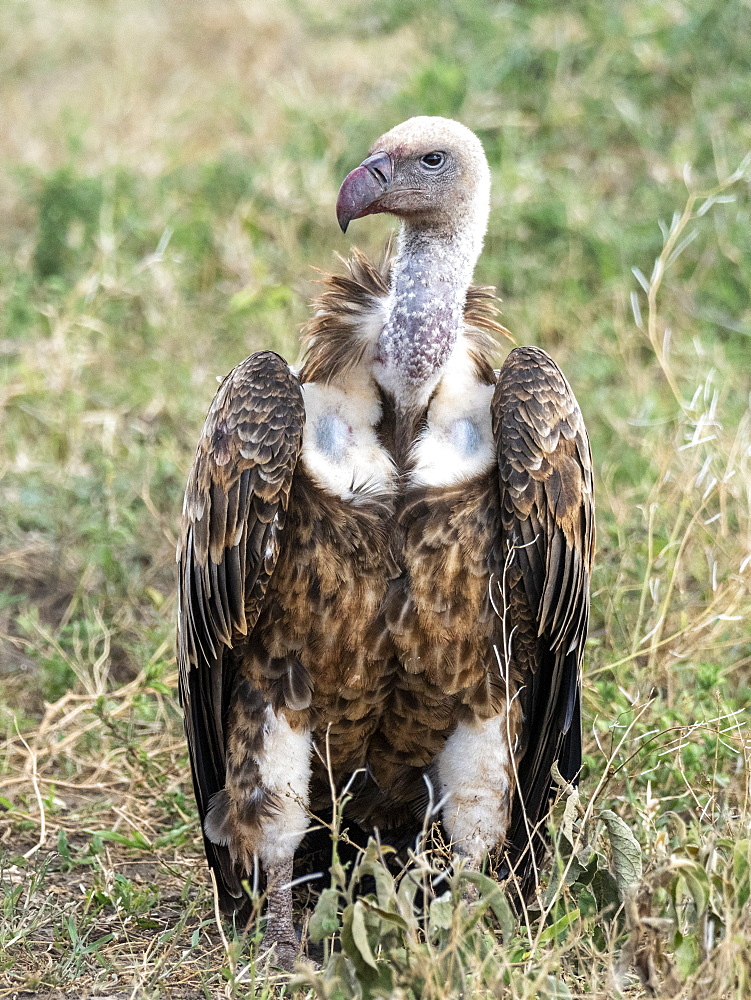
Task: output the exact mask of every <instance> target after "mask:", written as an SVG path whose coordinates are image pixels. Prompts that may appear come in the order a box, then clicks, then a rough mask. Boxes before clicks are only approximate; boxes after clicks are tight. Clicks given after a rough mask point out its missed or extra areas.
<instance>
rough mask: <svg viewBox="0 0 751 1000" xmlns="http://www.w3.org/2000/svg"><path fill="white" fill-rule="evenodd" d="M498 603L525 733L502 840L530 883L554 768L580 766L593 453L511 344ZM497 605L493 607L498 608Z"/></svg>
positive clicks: (540, 363) (560, 400) (555, 385)
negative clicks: (508, 819) (507, 829)
mask: <svg viewBox="0 0 751 1000" xmlns="http://www.w3.org/2000/svg"><path fill="white" fill-rule="evenodd" d="M492 409H493V430H494V435H495V440H496V446H497V453H498V471H499V477H500V492H501V523H502V538H501V552H500V553H499V567H498V573H499V577H500V584H501V586H502V593H501V594H500V597H501V601H500V603H501V604H502V606H503V607H504V608H505V610H506V617H507V621H506V627H505V629H504V635H505V642H506V647H507V648H506V649H505V651H504V655H503V656H502V662H503V663H504V664H505V663H508V666H509V668H510V669H511V670H512V671H513V672H514V673H516V674H517V679H518V681H519V682H520V684H521V685H522V687H521V693H520V698H521V701H522V706H523V711H524V725H523V733H524V738H523V741H522V745H521V747H520V748H519V754H518V757H517V760H518V766H517V767H518V787H517V792H516V797H515V801H514V806H513V812H512V819H511V825H510V828H509V831H508V834H507V840H506V847H507V851H508V855H509V861H510V863H511V864H512V866H514V868H515V870H516V873H517V876H518V877H519V878H520V879H521V881H522V884H523V886H524V887H525V890H526V889H528V888H530V887H531V885H533V884H534V872H535V866H536V863H537V861H538V859H539V855H540V852H541V850H542V848H543V845H544V841H545V832H546V831H545V829H544V827H545V818H546V816H547V812H548V808H549V801H550V797H551V794H552V792H553V789H554V780H553V778H552V776H551V768H552V766H553V764H554V763H556V762H557V765H558V768H559V770H560V773H561V775H562V776H563V777H564V778H565V779H566V780H567V781H570V782H575V781H576V780H577V776H578V773H579V770H580V768H581V718H580V702H581V673H580V670H581V661H582V654H583V650H584V642H585V639H586V636H587V626H588V620H589V587H590V574H591V569H592V557H593V552H594V533H595V532H594V494H593V484H592V458H591V454H590V450H589V442H588V439H587V432H586V429H585V427H584V421H583V419H582V415H581V411H580V410H579V406H578V404H577V402H576V399H575V398H574V395H573V393H572V391H571V388H570V387H569V385H568V383H567V382H566V379H565V378H564V376H563V374H562V373H561V371H560V369H559V368H558V366H557V365H556V364H555V363H554V362H553V361H552V359H551V358H550V357H549V356H548V355H547V354H546V353H545V352H544V351H542V350H540V349H538V348H533V347H522V348H517V349H516V350H514V351H512V352H511V354H510V355H509V356H508V358H507V359H506V362H505V364H504V366H503V368H502V369H501V372H500V376H499V379H498V383H497V386H496V390H495V394H494V397H493V404H492ZM499 610H501V608H499Z"/></svg>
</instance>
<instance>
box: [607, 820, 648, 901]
mask: <svg viewBox="0 0 751 1000" xmlns="http://www.w3.org/2000/svg"><path fill="white" fill-rule="evenodd" d="M600 819H601V820H602V821H603V823H604V824H605V826H606V827H607V831H608V837H609V838H610V847H611V850H612V852H613V869H614V871H613V875H614V876H615V881H616V884H617V886H618V892H619V893H620V896H621V899H623V897H624V896H625V894H626V892H627V891H628V890H629V889H630V888H631V886H633V885H636V883H637V882H638V881H639V880H640V879H641V877H642V870H643V869H642V860H641V847H640V846H639V841H638V840H637V839H636V837H635V836H634V835H633V833H632V832H631V829H630V827H629V826H628V824H627V823H625V822H624V821H623V820H622V819H621V817H620V816H617V815H616V814H615V813H614V812H613V811H612V810H611V809H603V810H602V812H601V813H600Z"/></svg>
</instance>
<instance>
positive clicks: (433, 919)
mask: <svg viewBox="0 0 751 1000" xmlns="http://www.w3.org/2000/svg"><path fill="white" fill-rule="evenodd" d="M453 918H454V907H453V905H452V903H451V893H450V892H444V894H443V895H442V896H439V897H438V898H437V899H434V900H433V901H432V902H431V904H430V918H429V922H428V931H429V933H430V934H435V933H436V932H437V931H439V930H442V931H447V930H449V928H450V927H451V923H452V921H453Z"/></svg>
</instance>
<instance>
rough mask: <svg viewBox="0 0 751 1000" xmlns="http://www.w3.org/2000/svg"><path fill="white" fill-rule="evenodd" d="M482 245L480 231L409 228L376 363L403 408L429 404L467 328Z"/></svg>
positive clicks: (397, 262) (381, 380)
mask: <svg viewBox="0 0 751 1000" xmlns="http://www.w3.org/2000/svg"><path fill="white" fill-rule="evenodd" d="M481 247H482V232H480V235H479V238H478V227H477V226H475V225H469V224H468V225H464V226H463V227H459V228H456V229H454V230H449V229H446V230H436V229H433V230H431V229H425V228H417V227H410V226H409V225H405V226H404V227H403V228H402V231H401V233H400V234H399V241H398V245H397V255H396V259H395V261H394V266H393V271H392V283H391V293H390V295H389V300H388V306H387V316H386V321H385V323H384V326H383V330H382V332H381V335H380V338H379V340H378V348H377V351H376V361H375V365H374V375H375V378H376V380H377V381H378V383H379V384H380V385H381V386H382V388H384V389H385V390H386V391H387V392H389V393H391V394H392V395H393V396H394V399H395V401H396V403H397V406H398V407H399V408H400V409H404V410H406V409H414V408H415V407H422V406H424V405H425V404H426V403H427V401H428V399H429V397H430V395H431V393H432V391H433V389H434V388H435V386H436V384H437V383H438V381H439V379H440V377H441V374H442V372H443V369H444V367H445V365H446V362H447V361H448V358H449V356H450V354H451V351H452V349H453V347H454V344H455V343H456V341H457V338H458V337H459V335H460V333H461V331H462V330H463V327H464V306H465V302H466V298H467V289H468V288H469V285H470V283H471V281H472V274H473V272H474V268H475V264H476V262H477V258H478V256H479V254H480V250H481Z"/></svg>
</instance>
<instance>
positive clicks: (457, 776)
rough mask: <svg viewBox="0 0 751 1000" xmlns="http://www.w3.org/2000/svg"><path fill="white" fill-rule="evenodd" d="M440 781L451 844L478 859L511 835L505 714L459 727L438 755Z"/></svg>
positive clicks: (510, 779) (510, 777)
mask: <svg viewBox="0 0 751 1000" xmlns="http://www.w3.org/2000/svg"><path fill="white" fill-rule="evenodd" d="M438 780H439V782H440V788H441V797H442V799H443V801H444V805H443V823H444V826H445V827H446V832H447V833H448V835H449V838H450V840H451V844H452V846H453V848H454V850H455V851H456V852H457V853H458V854H461V855H463V856H464V857H467V858H469V859H470V860H472V861H473V862H475V863H479V862H480V861H481V859H482V857H483V855H484V854H485V853H486V852H487V851H489V850H492V849H493V848H496V847H499V846H500V845H501V844H502V843H503V841H504V839H505V837H506V827H507V823H508V817H509V797H510V794H511V788H512V787H513V764H512V762H511V754H510V753H509V745H508V733H507V730H506V714H505V712H504V713H503V714H502V715H497V716H495V717H494V718H492V719H487V720H486V721H485V722H475V723H472V724H468V723H462V724H460V725H459V726H457V728H456V729H455V730H454V732H453V733H452V734H451V736H449V738H448V739H447V740H446V743H445V745H444V747H443V750H442V751H441V753H440V756H439V757H438Z"/></svg>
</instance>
